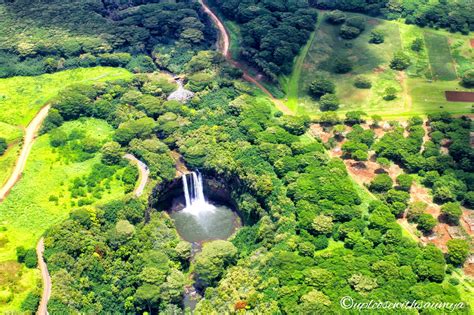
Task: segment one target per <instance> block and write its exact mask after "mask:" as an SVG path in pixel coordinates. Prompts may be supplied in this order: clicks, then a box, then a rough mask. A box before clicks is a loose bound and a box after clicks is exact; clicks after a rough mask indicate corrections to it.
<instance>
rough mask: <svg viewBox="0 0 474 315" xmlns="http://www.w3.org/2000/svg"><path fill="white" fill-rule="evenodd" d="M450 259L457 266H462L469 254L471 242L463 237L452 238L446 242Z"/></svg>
mask: <svg viewBox="0 0 474 315" xmlns="http://www.w3.org/2000/svg"><path fill="white" fill-rule="evenodd" d="M446 245H447V247H448V261H449V262H450V263H452V264H453V265H455V266H462V265H463V264H464V262H465V261H466V259H467V257H468V256H469V242H467V241H466V240H462V239H452V240H449V241H448V242H447V243H446Z"/></svg>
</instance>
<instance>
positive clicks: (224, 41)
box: [199, 0, 293, 115]
mask: <svg viewBox="0 0 474 315" xmlns="http://www.w3.org/2000/svg"><path fill="white" fill-rule="evenodd" d="M199 3H200V4H201V6H202V8H203V10H204V12H205V13H206V14H208V15H209V16H210V17H211V19H212V21H213V22H214V24H215V25H216V27H217V29H218V30H219V33H220V37H219V43H218V47H219V51H220V52H221V53H222V55H224V57H225V58H226V59H227V60H228V61H229V62H230V63H231V64H233V65H234V66H235V67H237V68H239V69H240V70H242V72H243V78H244V79H245V80H246V81H248V82H250V83H253V84H255V85H256V86H257V87H258V88H259V89H260V90H262V92H263V93H265V94H266V95H268V97H269V98H270V99H271V100H272V101H273V103H275V105H276V106H277V108H278V109H279V110H281V111H282V112H283V113H284V114H286V115H292V114H293V112H292V111H291V110H290V109H289V108H288V107H286V106H285V104H284V103H283V102H282V101H280V100H278V99H276V98H275V97H274V96H273V94H272V93H271V92H270V91H269V90H268V89H267V88H265V87H264V86H263V85H262V84H261V83H260V82H259V81H258V80H257V79H256V78H255V77H253V76H252V75H251V74H250V73H249V72H248V71H246V70H245V67H243V66H242V65H241V64H240V63H239V62H238V61H236V60H234V59H232V54H231V53H230V49H229V48H230V36H229V33H228V31H227V29H226V28H225V26H224V23H222V21H221V20H220V19H219V17H218V16H217V15H216V14H215V13H214V12H213V11H212V10H211V9H210V8H209V7H208V6H207V4H206V3H205V2H204V1H203V0H199Z"/></svg>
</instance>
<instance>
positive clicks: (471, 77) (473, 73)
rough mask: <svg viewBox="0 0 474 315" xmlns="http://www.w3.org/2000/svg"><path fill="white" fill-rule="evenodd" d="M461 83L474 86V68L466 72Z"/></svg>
mask: <svg viewBox="0 0 474 315" xmlns="http://www.w3.org/2000/svg"><path fill="white" fill-rule="evenodd" d="M461 84H462V85H463V86H465V87H467V88H472V87H474V69H470V70H467V71H466V72H464V74H463V76H462V79H461Z"/></svg>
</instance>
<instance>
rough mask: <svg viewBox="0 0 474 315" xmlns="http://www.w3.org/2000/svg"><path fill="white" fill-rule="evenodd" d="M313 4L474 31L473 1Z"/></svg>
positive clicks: (333, 0) (335, 0) (316, 0)
mask: <svg viewBox="0 0 474 315" xmlns="http://www.w3.org/2000/svg"><path fill="white" fill-rule="evenodd" d="M310 4H311V5H312V6H314V7H316V8H318V9H325V10H328V9H329V10H335V9H338V10H343V11H353V12H360V13H366V14H369V15H372V16H383V17H385V18H388V19H397V18H400V17H401V18H405V22H406V23H407V24H416V25H418V26H421V27H425V26H429V27H433V28H440V27H441V28H446V29H448V30H449V31H452V32H462V33H463V34H468V33H469V31H474V17H473V15H472V14H471V12H472V2H470V1H428V0H422V1H411V0H408V1H392V0H375V1H374V0H310ZM340 20H341V18H340V15H339V14H338V15H335V18H334V21H340Z"/></svg>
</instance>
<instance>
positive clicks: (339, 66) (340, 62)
mask: <svg viewBox="0 0 474 315" xmlns="http://www.w3.org/2000/svg"><path fill="white" fill-rule="evenodd" d="M351 70H352V62H351V61H350V60H349V59H347V58H336V60H335V61H334V67H333V71H334V73H340V74H342V73H348V72H350V71H351Z"/></svg>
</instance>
